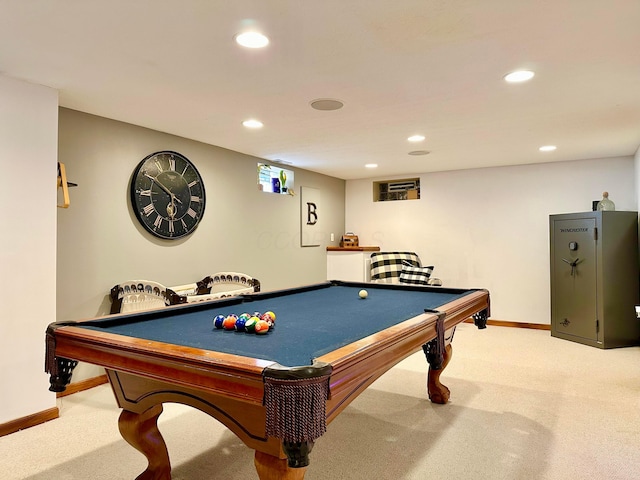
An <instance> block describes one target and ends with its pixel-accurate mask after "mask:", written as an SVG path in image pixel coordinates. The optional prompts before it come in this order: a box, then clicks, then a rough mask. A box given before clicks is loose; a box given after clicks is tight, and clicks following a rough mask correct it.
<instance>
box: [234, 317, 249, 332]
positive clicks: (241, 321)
mask: <svg viewBox="0 0 640 480" xmlns="http://www.w3.org/2000/svg"><path fill="white" fill-rule="evenodd" d="M246 323H247V319H246V318H245V317H243V316H242V315H240V316H239V317H238V319H237V320H236V330H237V331H238V332H244V326H245V325H246Z"/></svg>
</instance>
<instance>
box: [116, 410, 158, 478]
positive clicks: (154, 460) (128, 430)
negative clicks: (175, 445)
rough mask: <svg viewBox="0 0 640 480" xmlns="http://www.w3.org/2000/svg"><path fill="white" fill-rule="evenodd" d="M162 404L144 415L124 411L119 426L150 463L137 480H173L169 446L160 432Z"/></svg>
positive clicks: (125, 437)
mask: <svg viewBox="0 0 640 480" xmlns="http://www.w3.org/2000/svg"><path fill="white" fill-rule="evenodd" d="M161 413H162V404H160V405H155V406H153V407H151V408H149V409H148V410H146V411H144V412H142V413H134V412H130V411H128V410H122V413H121V414H120V419H119V420H118V426H119V428H120V434H121V435H122V438H124V439H125V440H126V441H127V442H128V443H129V444H130V445H131V446H132V447H134V448H135V449H136V450H138V451H139V452H141V453H142V454H143V455H144V456H145V457H147V460H148V461H149V466H148V467H147V469H146V470H145V471H144V472H142V473H141V474H140V475H138V477H136V480H171V463H170V462H169V453H168V452H167V445H166V444H165V443H164V439H163V438H162V434H161V433H160V430H158V417H159V416H160V414H161Z"/></svg>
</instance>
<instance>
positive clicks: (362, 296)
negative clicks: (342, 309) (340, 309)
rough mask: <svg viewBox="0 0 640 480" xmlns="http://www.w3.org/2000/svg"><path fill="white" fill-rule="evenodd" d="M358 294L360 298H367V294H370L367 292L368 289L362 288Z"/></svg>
mask: <svg viewBox="0 0 640 480" xmlns="http://www.w3.org/2000/svg"><path fill="white" fill-rule="evenodd" d="M358 295H359V296H360V298H367V296H368V295H369V294H368V293H367V291H366V290H360V291H359V292H358Z"/></svg>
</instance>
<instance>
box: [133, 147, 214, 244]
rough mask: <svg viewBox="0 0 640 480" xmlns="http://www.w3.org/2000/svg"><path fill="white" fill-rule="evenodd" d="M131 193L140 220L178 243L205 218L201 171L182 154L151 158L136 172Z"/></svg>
mask: <svg viewBox="0 0 640 480" xmlns="http://www.w3.org/2000/svg"><path fill="white" fill-rule="evenodd" d="M130 192H131V206H132V208H133V211H134V212H135V214H136V218H137V219H138V221H139V222H140V224H141V225H142V226H143V227H144V228H145V229H146V230H147V231H148V232H149V233H151V234H152V235H154V236H156V237H159V238H163V239H166V240H175V239H179V238H183V237H185V236H187V235H189V234H191V233H193V232H194V231H195V229H196V228H197V226H198V224H199V223H200V221H201V220H202V216H203V215H204V208H205V204H206V195H205V189H204V183H203V181H202V177H201V176H200V172H198V169H197V168H196V167H195V165H194V164H193V163H192V162H191V161H190V160H189V159H188V158H187V157H185V156H184V155H182V154H180V153H178V152H173V151H170V150H163V151H160V152H155V153H152V154H150V155H147V156H146V157H145V158H144V159H143V160H142V161H141V162H140V163H139V164H138V166H137V167H136V168H135V170H134V171H133V176H132V178H131V186H130Z"/></svg>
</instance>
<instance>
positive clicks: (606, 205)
mask: <svg viewBox="0 0 640 480" xmlns="http://www.w3.org/2000/svg"><path fill="white" fill-rule="evenodd" d="M615 209H616V204H615V203H613V202H612V201H611V200H609V192H602V200H600V201H599V202H598V210H615Z"/></svg>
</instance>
